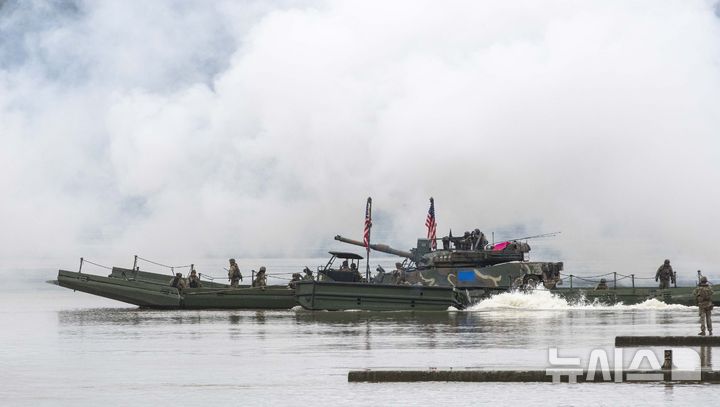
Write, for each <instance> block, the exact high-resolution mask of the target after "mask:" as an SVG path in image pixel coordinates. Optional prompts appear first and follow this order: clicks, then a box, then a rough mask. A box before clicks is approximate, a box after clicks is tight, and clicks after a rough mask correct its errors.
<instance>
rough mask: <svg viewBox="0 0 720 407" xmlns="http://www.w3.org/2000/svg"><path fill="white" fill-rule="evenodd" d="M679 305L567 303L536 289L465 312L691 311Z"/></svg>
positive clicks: (505, 295)
mask: <svg viewBox="0 0 720 407" xmlns="http://www.w3.org/2000/svg"><path fill="white" fill-rule="evenodd" d="M695 308H696V307H688V306H685V305H680V304H666V303H664V302H662V301H659V300H657V299H654V298H652V299H649V300H645V301H644V302H641V303H639V304H633V305H625V304H612V305H608V304H603V303H601V302H599V301H598V300H597V299H596V300H594V301H588V300H586V299H585V298H584V297H583V298H580V299H578V300H575V301H568V300H566V299H565V298H563V297H560V296H558V295H555V294H553V293H552V292H550V291H548V290H545V289H542V288H538V289H535V290H533V291H531V292H523V291H509V292H505V293H502V294H498V295H494V296H492V297H490V298H488V299H485V300H482V301H480V302H478V303H477V304H474V305H472V306H470V307H468V308H467V309H466V311H487V310H503V309H507V310H693V309H695Z"/></svg>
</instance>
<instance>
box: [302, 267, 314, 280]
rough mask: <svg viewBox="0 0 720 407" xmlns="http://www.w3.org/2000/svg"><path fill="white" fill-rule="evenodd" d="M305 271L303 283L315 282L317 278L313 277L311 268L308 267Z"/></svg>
mask: <svg viewBox="0 0 720 407" xmlns="http://www.w3.org/2000/svg"><path fill="white" fill-rule="evenodd" d="M304 271H305V275H304V276H303V278H302V279H303V281H313V280H315V277H313V273H312V270H310V269H309V268H307V267H306V268H305V270H304Z"/></svg>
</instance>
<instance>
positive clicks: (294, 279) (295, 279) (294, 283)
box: [288, 273, 302, 290]
mask: <svg viewBox="0 0 720 407" xmlns="http://www.w3.org/2000/svg"><path fill="white" fill-rule="evenodd" d="M301 280H302V277H300V273H293V275H292V280H290V282H289V283H288V288H292V289H293V290H294V289H295V287H297V283H298V281H301Z"/></svg>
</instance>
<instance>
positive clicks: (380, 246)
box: [335, 235, 413, 259]
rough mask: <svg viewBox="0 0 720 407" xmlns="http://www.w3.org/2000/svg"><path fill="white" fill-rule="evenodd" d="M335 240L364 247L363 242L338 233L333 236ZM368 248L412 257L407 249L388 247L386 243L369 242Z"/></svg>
mask: <svg viewBox="0 0 720 407" xmlns="http://www.w3.org/2000/svg"><path fill="white" fill-rule="evenodd" d="M335 240H337V241H339V242H343V243H348V244H352V245H355V246H361V247H365V243H363V242H361V241H359V240H353V239H348V238H346V237H342V236H340V235H337V236H335ZM370 248H371V249H373V250H375V251H378V252H383V253H388V254H394V255H395V256H400V257H407V258H409V259H412V258H413V255H412V253H410V252H408V251H405V250H397V249H393V248H392V247H390V246H388V245H386V244H374V243H371V244H370Z"/></svg>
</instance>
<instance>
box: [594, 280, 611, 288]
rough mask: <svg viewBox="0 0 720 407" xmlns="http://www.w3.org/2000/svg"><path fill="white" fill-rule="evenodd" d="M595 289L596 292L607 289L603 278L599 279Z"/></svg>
mask: <svg viewBox="0 0 720 407" xmlns="http://www.w3.org/2000/svg"><path fill="white" fill-rule="evenodd" d="M595 289H596V290H607V289H608V285H607V281H606V280H605V279H604V278H601V279H600V282H599V283H598V285H597V286H595Z"/></svg>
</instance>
